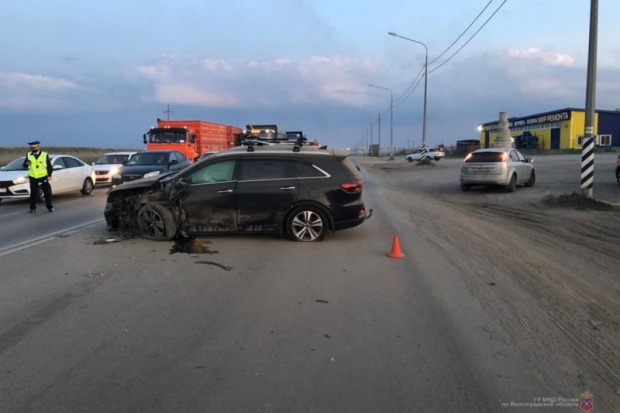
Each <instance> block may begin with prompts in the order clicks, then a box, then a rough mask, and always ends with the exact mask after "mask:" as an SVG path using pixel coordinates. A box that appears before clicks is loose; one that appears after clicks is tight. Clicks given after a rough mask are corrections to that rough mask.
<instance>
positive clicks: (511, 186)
mask: <svg viewBox="0 0 620 413" xmlns="http://www.w3.org/2000/svg"><path fill="white" fill-rule="evenodd" d="M516 190H517V174H512V176H511V177H510V182H509V183H508V186H507V187H506V191H507V192H514V191H516Z"/></svg>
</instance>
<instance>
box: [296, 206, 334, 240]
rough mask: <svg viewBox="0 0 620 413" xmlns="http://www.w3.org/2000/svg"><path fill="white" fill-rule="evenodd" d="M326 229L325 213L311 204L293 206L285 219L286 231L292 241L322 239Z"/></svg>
mask: <svg viewBox="0 0 620 413" xmlns="http://www.w3.org/2000/svg"><path fill="white" fill-rule="evenodd" d="M327 229H328V223H327V219H326V218H325V215H324V214H323V213H322V212H321V211H320V210H318V209H317V208H314V207H311V206H304V207H299V208H295V209H294V210H293V211H292V212H291V213H290V214H289V216H288V218H287V220H286V232H287V235H288V237H289V238H290V239H291V240H293V241H298V242H319V241H322V240H323V238H324V237H325V232H326V231H327Z"/></svg>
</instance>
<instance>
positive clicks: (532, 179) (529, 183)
mask: <svg viewBox="0 0 620 413" xmlns="http://www.w3.org/2000/svg"><path fill="white" fill-rule="evenodd" d="M535 183H536V172H534V170H533V169H532V174H531V175H530V179H529V180H528V181H527V182H526V183H525V186H527V187H532V186H534V184H535Z"/></svg>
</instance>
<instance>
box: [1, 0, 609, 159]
mask: <svg viewBox="0 0 620 413" xmlns="http://www.w3.org/2000/svg"><path fill="white" fill-rule="evenodd" d="M502 2H503V0H493V1H492V2H491V4H490V5H489V6H488V8H487V10H486V11H485V13H484V14H483V15H482V16H481V18H480V19H479V20H478V21H477V22H476V23H475V24H474V26H473V27H472V29H470V31H469V32H468V33H467V34H466V35H465V36H464V37H463V38H462V39H461V41H459V42H458V43H457V44H456V46H455V47H454V48H453V49H451V50H450V51H449V52H448V53H447V54H446V55H445V56H444V57H443V58H442V59H440V60H438V61H437V62H436V63H435V64H433V65H430V66H429V69H431V70H432V69H433V68H435V67H436V66H437V64H439V63H441V62H442V61H443V60H444V59H445V58H446V57H448V56H450V55H451V54H452V53H453V52H454V51H456V50H457V49H458V48H459V47H460V46H461V45H462V44H463V43H464V41H466V40H467V39H468V38H469V37H470V36H471V35H472V34H473V33H474V31H475V30H477V29H478V28H479V27H480V25H481V24H482V23H483V22H484V21H485V20H486V19H487V18H488V17H489V16H490V15H491V14H492V13H493V12H494V11H495V10H496V9H497V7H499V6H500V4H502ZM2 3H6V4H5V5H4V6H5V7H3V15H4V16H3V17H4V18H3V24H2V25H1V26H0V50H2V51H3V53H2V54H1V55H0V124H1V125H2V128H1V129H0V145H1V146H20V145H24V144H25V143H26V142H28V141H30V140H32V139H34V138H37V139H41V140H42V141H43V142H44V144H45V145H47V146H52V145H53V146H59V145H83V146H97V147H104V146H105V147H136V148H139V147H141V136H142V133H144V132H145V131H146V130H147V129H148V128H149V127H150V126H153V125H154V124H155V122H156V118H157V117H164V116H165V114H164V113H163V111H164V110H165V109H166V105H167V104H170V105H171V109H172V110H173V111H174V113H173V114H172V115H171V118H172V119H202V120H207V121H213V122H218V123H224V124H230V125H236V126H240V127H243V125H246V124H248V123H277V124H278V125H279V126H280V127H281V128H282V129H285V130H303V131H304V132H305V133H306V134H307V135H308V137H310V138H311V139H317V140H319V141H321V142H325V143H329V144H331V145H334V146H345V147H353V146H355V145H356V144H357V143H358V141H359V139H360V137H361V136H362V135H363V133H364V130H365V129H367V128H368V127H370V123H371V120H372V119H374V118H376V115H377V111H375V110H374V109H371V108H368V107H365V106H363V104H365V103H366V104H371V105H375V106H379V107H381V108H382V109H387V108H388V106H389V92H387V91H382V90H378V89H373V88H369V87H368V84H370V83H372V84H376V85H380V86H384V87H387V88H390V89H392V90H393V92H394V97H395V99H396V98H398V97H400V96H401V95H402V94H403V92H405V90H406V89H407V88H408V86H409V85H410V84H411V82H412V81H413V80H414V78H415V76H416V74H417V73H418V72H419V71H420V69H421V68H422V65H423V63H424V48H423V47H422V46H420V45H417V44H415V43H411V42H407V41H405V40H402V39H398V38H394V37H392V36H388V35H387V32H388V31H394V32H397V33H398V34H401V35H403V36H406V37H410V38H413V39H416V40H419V41H422V42H424V43H426V44H427V45H428V48H429V57H430V60H433V59H434V57H436V56H438V55H439V54H440V53H441V52H443V51H444V49H445V48H447V47H448V46H449V45H450V44H451V43H452V42H453V41H454V40H455V39H456V38H457V36H459V35H460V34H461V32H462V31H463V30H464V29H465V28H466V27H467V26H468V25H469V24H470V23H471V22H472V20H473V19H474V18H475V17H476V16H477V15H478V13H480V11H481V10H482V9H483V8H484V7H485V6H486V5H487V4H488V3H489V0H467V1H455V0H434V1H426V0H418V1H412V0H408V1H406V0H383V1H360V2H351V1H343V0H260V1H258V0H257V1H235V0H228V1H222V0H209V1H204V0H178V1H169V0H149V1H146V0H133V1H129V2H126V1H123V2H121V1H116V0H106V1H94V0H93V1H81V0H80V1H78V0H57V1H54V2H49V1H47V0H45V1H44V0H31V1H28V2H10V3H9V2H8V1H6V0H3V1H2ZM599 7H600V14H601V16H600V21H599V59H598V62H599V79H598V80H599V81H598V91H597V93H598V94H597V107H598V108H599V109H615V108H616V107H620V93H619V92H620V45H618V43H617V40H615V39H618V38H619V37H620V28H618V25H617V24H616V22H615V21H614V19H615V18H617V17H618V16H620V2H618V1H615V0H600V5H599ZM588 16H589V2H588V1H586V0H564V1H562V2H558V1H553V0H508V1H507V2H506V3H505V4H504V6H503V7H502V9H501V10H500V11H499V12H498V13H497V14H496V15H495V17H494V18H493V19H492V20H491V21H490V22H489V23H488V24H487V26H486V27H485V28H484V29H482V31H481V32H480V33H479V34H478V35H477V36H476V37H475V38H474V39H473V40H472V41H471V42H470V43H469V44H468V45H467V46H466V47H465V48H464V49H463V50H462V51H461V52H460V53H458V54H457V55H456V56H455V57H454V58H453V59H452V60H451V61H450V62H448V63H447V64H446V65H444V66H443V67H442V68H441V69H439V70H437V71H436V72H434V73H432V74H431V75H429V78H428V84H429V89H428V132H427V136H428V141H429V143H431V144H434V143H440V142H443V143H452V142H454V141H456V140H458V139H471V138H476V137H477V134H476V126H477V125H478V124H479V123H482V122H485V121H491V120H494V119H495V118H496V117H497V116H498V113H499V112H500V111H507V112H508V113H509V116H522V115H528V114H532V113H537V112H543V111H548V110H554V109H560V108H564V107H569V106H570V107H573V106H575V107H583V106H584V102H585V79H586V60H587V43H588ZM421 86H422V84H421V85H420V87H418V88H417V89H416V90H415V91H414V92H413V93H412V94H411V95H410V96H409V98H408V99H406V100H404V101H403V100H402V99H400V100H396V103H397V106H396V107H395V108H394V141H395V145H400V146H404V145H406V144H407V142H408V141H414V142H415V143H417V144H420V143H421V122H422V102H423V94H422V89H423V88H422V87H421ZM382 120H383V121H382V142H387V137H389V111H385V112H384V118H383V119H382ZM374 128H375V130H374V134H375V137H376V134H377V129H376V128H377V127H376V120H375V126H374Z"/></svg>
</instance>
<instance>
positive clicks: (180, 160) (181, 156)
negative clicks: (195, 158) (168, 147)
mask: <svg viewBox="0 0 620 413" xmlns="http://www.w3.org/2000/svg"><path fill="white" fill-rule="evenodd" d="M174 154H175V155H176V157H177V161H179V163H181V162H183V161H184V160H185V159H186V158H185V155H183V154H182V153H181V152H175V153H174Z"/></svg>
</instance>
